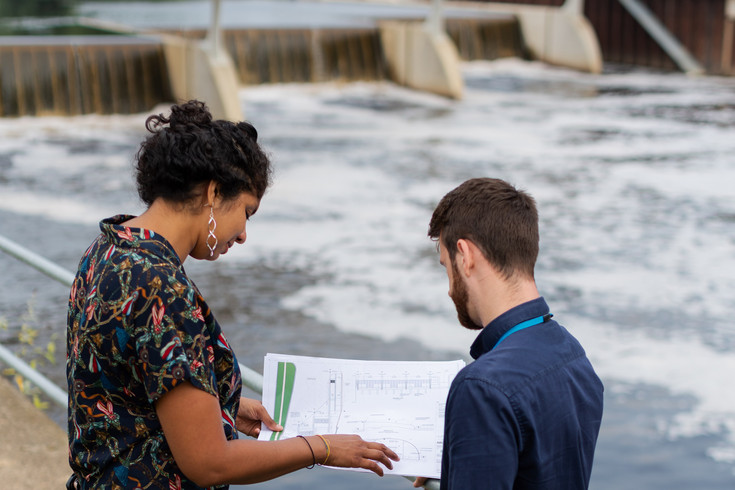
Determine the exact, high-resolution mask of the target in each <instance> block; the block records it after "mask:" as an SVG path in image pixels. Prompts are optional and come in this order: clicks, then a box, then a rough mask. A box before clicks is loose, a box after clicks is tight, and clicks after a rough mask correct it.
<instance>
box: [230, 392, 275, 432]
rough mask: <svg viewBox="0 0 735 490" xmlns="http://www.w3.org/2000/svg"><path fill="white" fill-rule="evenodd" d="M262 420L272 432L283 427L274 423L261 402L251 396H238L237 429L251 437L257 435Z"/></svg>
mask: <svg viewBox="0 0 735 490" xmlns="http://www.w3.org/2000/svg"><path fill="white" fill-rule="evenodd" d="M261 422H263V423H264V424H265V426H266V427H268V428H269V429H270V430H272V431H274V432H280V431H282V430H283V427H282V426H280V425H278V424H276V421H275V420H273V418H272V417H271V416H270V415H269V414H268V411H267V410H266V409H265V407H264V406H263V404H262V403H260V402H259V401H258V400H253V399H252V398H245V397H242V398H240V409H239V410H238V412H237V421H236V422H235V423H236V425H237V430H239V431H240V432H242V433H243V434H247V435H249V436H251V437H258V434H260V423H261Z"/></svg>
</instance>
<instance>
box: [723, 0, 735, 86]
mask: <svg viewBox="0 0 735 490" xmlns="http://www.w3.org/2000/svg"><path fill="white" fill-rule="evenodd" d="M734 24H735V0H727V1H726V3H725V20H724V22H723V31H722V62H721V65H722V72H723V73H725V74H728V75H729V74H731V73H732V47H733V46H732V44H733V27H734V26H733V25H734Z"/></svg>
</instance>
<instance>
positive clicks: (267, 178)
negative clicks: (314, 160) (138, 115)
mask: <svg viewBox="0 0 735 490" xmlns="http://www.w3.org/2000/svg"><path fill="white" fill-rule="evenodd" d="M145 126H146V129H147V130H148V131H150V132H151V133H153V134H152V135H151V136H149V137H148V138H146V140H145V141H143V143H141V145H140V149H139V150H138V154H137V156H136V166H135V168H136V182H137V186H138V194H139V195H140V198H141V200H142V201H143V202H144V203H145V204H146V205H148V206H150V205H151V204H152V203H153V201H155V200H156V199H158V198H163V199H164V200H166V201H168V202H172V203H179V204H185V203H188V202H190V201H191V200H192V199H194V198H195V197H196V196H197V193H198V192H199V190H200V188H201V185H202V184H205V183H208V182H210V181H214V182H216V183H217V184H218V189H217V190H218V193H219V196H220V197H221V198H222V199H224V200H230V199H234V198H236V197H237V196H238V195H240V193H242V192H249V193H251V194H253V195H254V196H255V197H257V198H258V199H261V198H262V197H263V194H265V191H266V189H267V188H268V186H269V185H270V183H271V164H270V160H269V159H268V157H267V156H266V154H265V153H264V152H263V150H262V149H261V148H260V146H259V145H258V132H257V131H256V130H255V128H254V127H253V126H252V125H251V124H249V123H247V122H238V123H233V122H230V121H224V120H213V119H212V114H211V113H210V112H209V110H208V109H207V106H206V105H205V104H204V103H203V102H201V101H198V100H190V101H189V102H186V103H184V104H180V105H174V106H172V107H171V115H170V116H169V117H168V118H167V117H164V116H163V114H158V115H153V116H150V117H149V118H148V119H147V120H146V123H145Z"/></svg>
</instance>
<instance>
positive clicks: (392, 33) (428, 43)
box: [380, 21, 464, 99]
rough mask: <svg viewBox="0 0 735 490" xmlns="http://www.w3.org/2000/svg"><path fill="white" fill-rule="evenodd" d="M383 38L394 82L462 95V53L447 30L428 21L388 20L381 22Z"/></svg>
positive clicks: (438, 92)
mask: <svg viewBox="0 0 735 490" xmlns="http://www.w3.org/2000/svg"><path fill="white" fill-rule="evenodd" d="M380 39H381V43H382V46H383V55H384V56H385V59H386V61H387V63H388V67H389V71H390V73H391V78H392V79H393V81H394V82H396V83H398V84H399V85H405V86H406V87H410V88H413V89H417V90H424V91H427V92H432V93H435V94H439V95H444V96H446V97H451V98H454V99H461V98H462V92H463V91H464V81H463V80H462V74H461V72H460V68H459V62H460V61H459V54H458V53H457V48H456V47H455V46H454V44H453V43H452V41H451V39H449V36H447V34H446V33H445V32H444V31H437V30H434V29H432V28H431V27H430V25H428V24H427V23H425V22H411V21H385V22H382V23H381V24H380Z"/></svg>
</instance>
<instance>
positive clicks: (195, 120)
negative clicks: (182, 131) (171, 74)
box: [169, 100, 212, 128]
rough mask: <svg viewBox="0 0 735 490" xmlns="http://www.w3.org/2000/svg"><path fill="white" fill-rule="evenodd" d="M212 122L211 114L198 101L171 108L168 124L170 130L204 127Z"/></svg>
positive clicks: (205, 106)
mask: <svg viewBox="0 0 735 490" xmlns="http://www.w3.org/2000/svg"><path fill="white" fill-rule="evenodd" d="M211 122H212V114H211V113H210V112H209V109H208V108H207V105H206V104H205V103H204V102H202V101H199V100H190V101H189V102H186V103H184V104H181V105H175V106H173V107H172V108H171V116H170V117H169V124H170V125H171V127H172V128H174V127H176V126H188V125H195V126H204V125H207V124H210V123H211Z"/></svg>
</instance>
